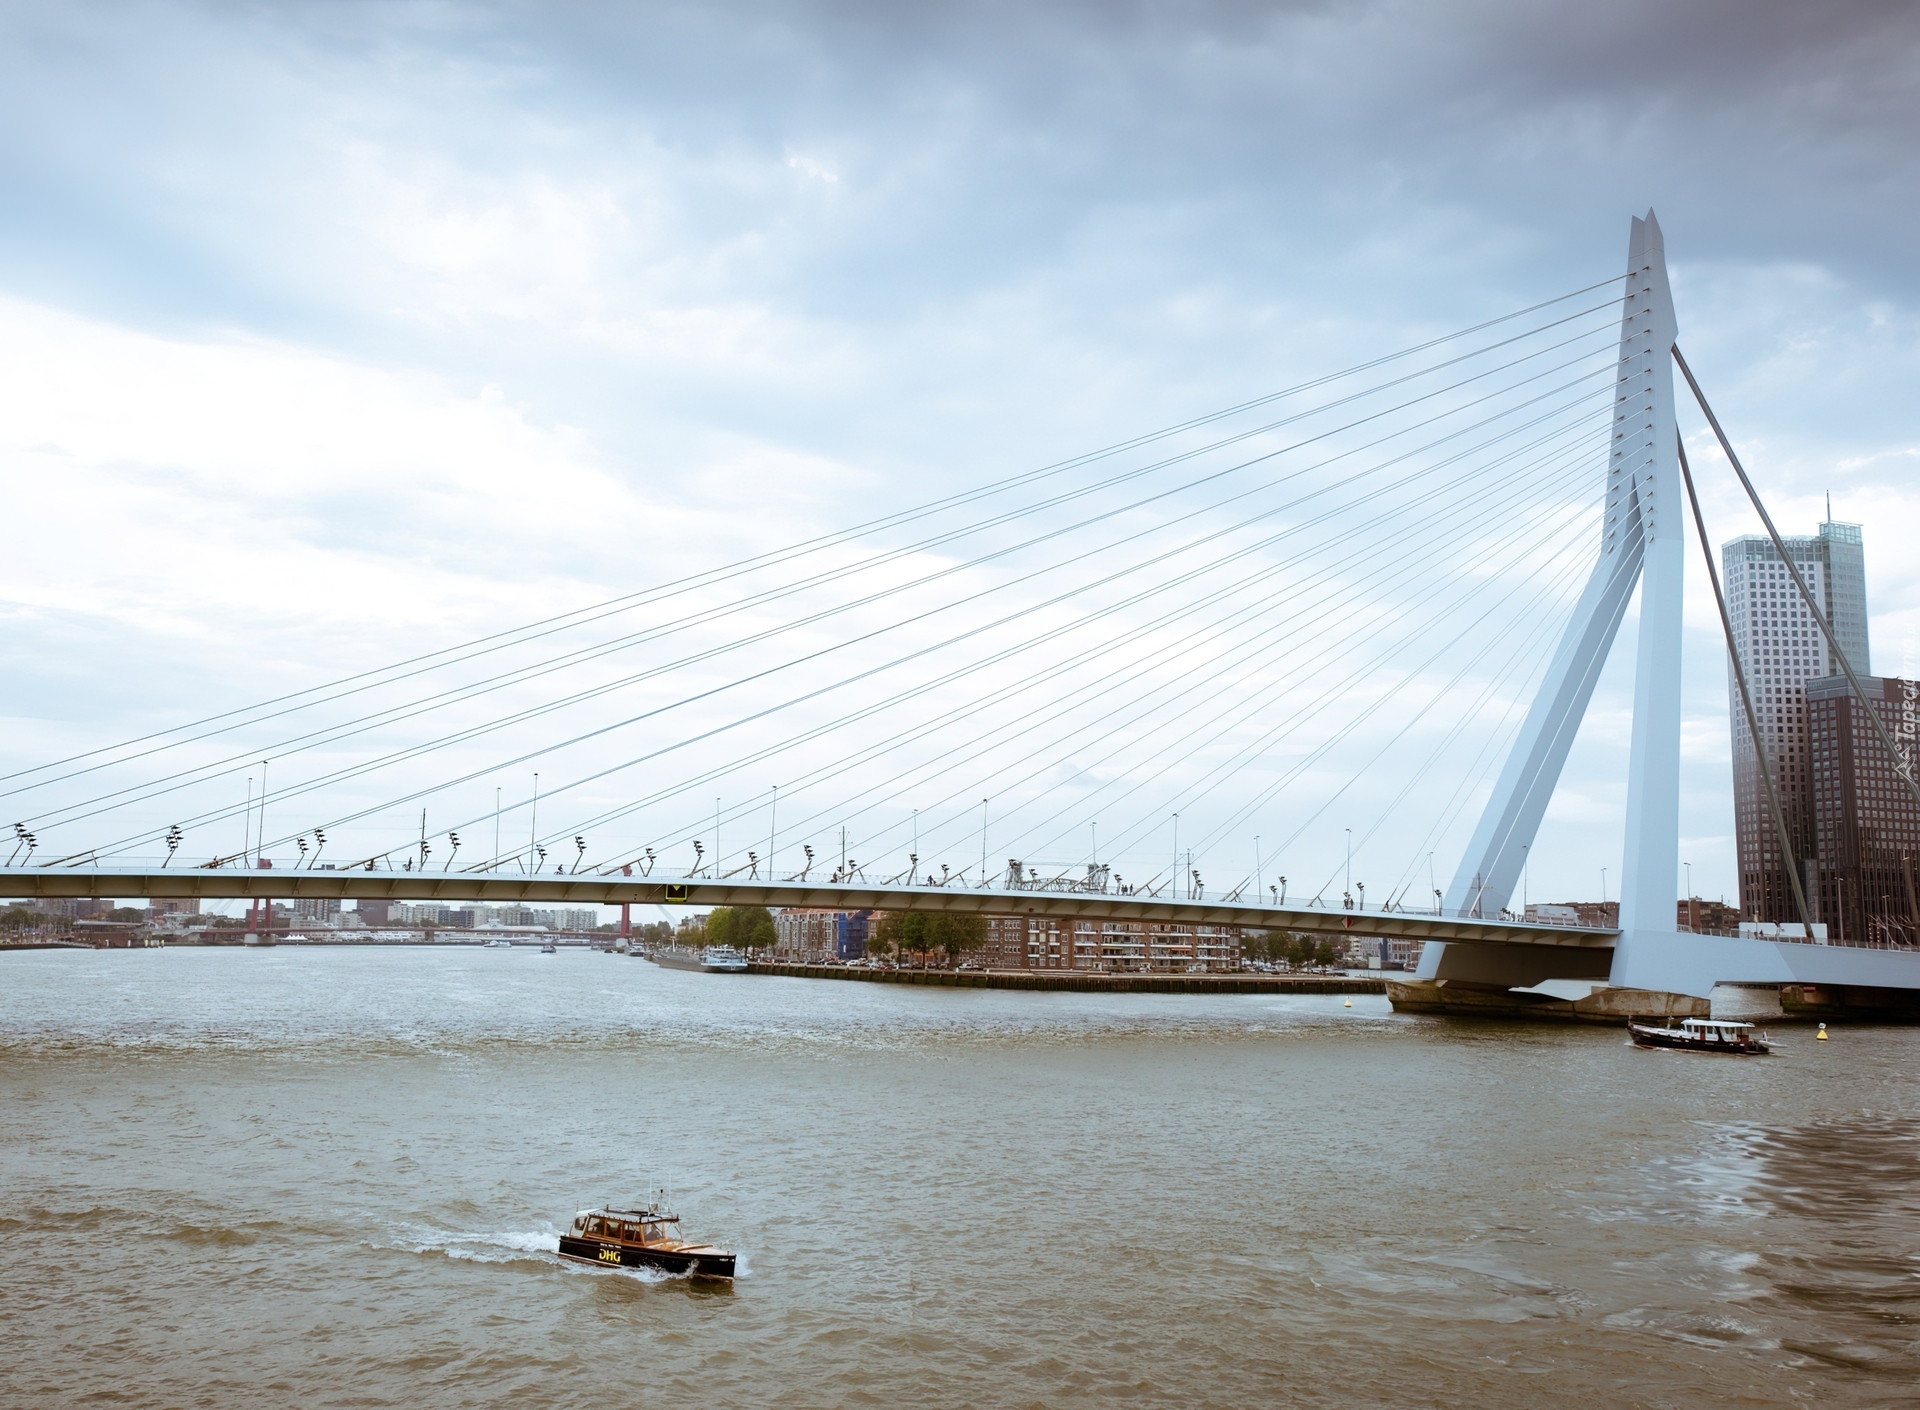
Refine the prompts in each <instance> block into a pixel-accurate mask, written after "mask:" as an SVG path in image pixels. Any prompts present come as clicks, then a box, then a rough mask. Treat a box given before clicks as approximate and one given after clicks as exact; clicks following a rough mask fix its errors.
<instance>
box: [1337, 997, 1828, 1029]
mask: <svg viewBox="0 0 1920 1410" xmlns="http://www.w3.org/2000/svg"><path fill="white" fill-rule="evenodd" d="M1347 1007H1348V1008H1352V1007H1353V1000H1352V999H1348V1000H1347ZM1820 1026H1821V1027H1823V1028H1824V1027H1826V1025H1825V1024H1822V1025H1820Z"/></svg>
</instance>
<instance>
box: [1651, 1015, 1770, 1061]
mask: <svg viewBox="0 0 1920 1410" xmlns="http://www.w3.org/2000/svg"><path fill="white" fill-rule="evenodd" d="M1627 1035H1628V1036H1629V1037H1630V1038H1632V1039H1633V1041H1634V1043H1635V1044H1637V1045H1638V1046H1640V1047H1642V1048H1677V1049H1680V1050H1681V1051H1683V1052H1692V1053H1733V1054H1736V1055H1741V1056H1756V1057H1757V1056H1761V1055H1764V1054H1766V1053H1770V1052H1772V1051H1773V1044H1772V1042H1771V1041H1770V1040H1769V1039H1768V1037H1767V1035H1766V1034H1765V1033H1763V1032H1761V1031H1760V1030H1759V1029H1757V1028H1755V1027H1754V1026H1753V1025H1752V1024H1751V1023H1736V1022H1734V1021H1733V1020H1731V1019H1724V1018H1683V1019H1681V1020H1680V1022H1679V1024H1678V1026H1675V1024H1674V1022H1673V1020H1672V1019H1668V1020H1667V1022H1666V1023H1665V1024H1664V1025H1656V1024H1651V1023H1641V1022H1640V1021H1639V1020H1637V1019H1629V1020H1628V1021H1627Z"/></svg>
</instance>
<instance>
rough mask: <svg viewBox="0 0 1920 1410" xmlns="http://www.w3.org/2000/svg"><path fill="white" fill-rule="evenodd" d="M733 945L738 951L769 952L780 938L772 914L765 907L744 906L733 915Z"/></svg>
mask: <svg viewBox="0 0 1920 1410" xmlns="http://www.w3.org/2000/svg"><path fill="white" fill-rule="evenodd" d="M733 917H734V919H733V945H734V948H736V949H740V950H770V949H772V948H773V944H774V942H775V941H776V940H778V939H779V938H780V930H779V927H777V926H776V925H775V924H774V923H773V912H772V911H770V910H768V909H767V908H766V907H765V906H744V907H742V908H741V909H739V910H736V911H735V912H734V913H733Z"/></svg>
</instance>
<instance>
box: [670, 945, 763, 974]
mask: <svg viewBox="0 0 1920 1410" xmlns="http://www.w3.org/2000/svg"><path fill="white" fill-rule="evenodd" d="M647 958H648V959H650V960H652V961H653V962H654V963H655V964H657V965H659V966H660V967H661V968H662V969H698V970H703V971H705V972H706V973H708V974H745V973H746V972H747V957H746V956H745V955H743V954H741V953H740V952H739V951H738V950H736V949H734V948H733V946H731V945H709V946H707V948H706V949H704V950H702V951H700V953H699V954H695V953H694V952H693V951H692V950H683V949H680V948H679V947H678V946H667V947H664V948H660V949H654V950H649V951H648V952H647Z"/></svg>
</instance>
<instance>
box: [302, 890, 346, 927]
mask: <svg viewBox="0 0 1920 1410" xmlns="http://www.w3.org/2000/svg"><path fill="white" fill-rule="evenodd" d="M293 918H294V920H295V922H297V923H298V924H301V925H338V924H339V923H340V898H339V897H338V896H303V897H301V898H300V899H299V900H297V901H295V902H294V903H293Z"/></svg>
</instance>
